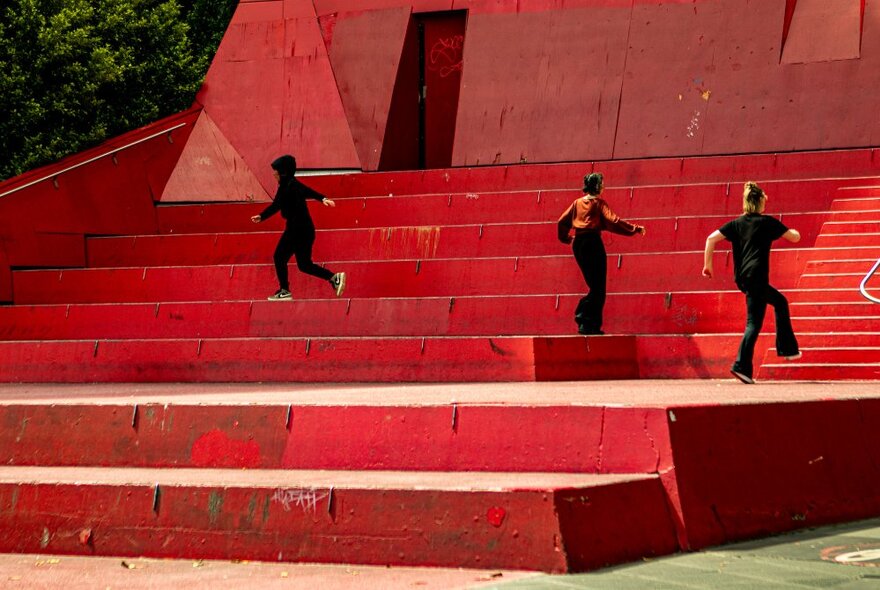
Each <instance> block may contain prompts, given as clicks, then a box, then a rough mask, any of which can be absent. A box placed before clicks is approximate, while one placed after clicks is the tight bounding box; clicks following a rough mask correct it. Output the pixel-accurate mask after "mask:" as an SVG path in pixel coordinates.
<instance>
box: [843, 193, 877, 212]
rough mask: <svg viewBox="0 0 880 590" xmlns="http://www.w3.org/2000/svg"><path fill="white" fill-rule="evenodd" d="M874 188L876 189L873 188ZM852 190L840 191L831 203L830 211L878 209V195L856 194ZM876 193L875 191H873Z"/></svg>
mask: <svg viewBox="0 0 880 590" xmlns="http://www.w3.org/2000/svg"><path fill="white" fill-rule="evenodd" d="M875 190H876V189H875ZM853 192H854V191H853V190H851V189H850V190H848V191H840V198H838V199H835V200H834V202H833V203H832V204H831V210H832V211H869V210H873V211H880V197H876V198H875V197H874V196H873V195H872V196H861V197H860V196H858V195H857V194H856V195H854V194H852V193H853ZM875 194H876V192H875Z"/></svg>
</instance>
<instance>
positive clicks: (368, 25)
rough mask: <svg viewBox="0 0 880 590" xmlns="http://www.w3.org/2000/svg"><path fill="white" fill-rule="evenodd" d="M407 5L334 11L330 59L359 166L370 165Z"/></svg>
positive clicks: (379, 140) (375, 161) (375, 157)
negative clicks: (355, 10)
mask: <svg viewBox="0 0 880 590" xmlns="http://www.w3.org/2000/svg"><path fill="white" fill-rule="evenodd" d="M410 12H411V10H410V8H409V7H402V8H389V9H385V10H369V11H360V12H347V13H339V14H338V15H336V21H335V26H334V28H333V40H332V43H331V45H330V61H331V62H332V64H333V73H334V74H335V76H336V82H337V84H338V85H339V94H340V95H341V97H342V104H343V105H344V106H345V114H346V116H347V118H348V122H349V125H350V126H351V133H352V136H353V137H354V144H355V147H356V148H357V153H358V156H359V158H360V162H361V167H362V168H363V169H364V170H376V169H377V168H378V167H379V160H380V157H381V155H382V145H383V140H384V138H385V126H386V124H387V123H388V113H389V111H390V108H391V98H392V95H393V92H394V82H395V80H396V78H397V70H398V66H399V64H400V59H401V55H402V51H403V46H404V39H405V37H406V31H407V25H408V24H409V18H410Z"/></svg>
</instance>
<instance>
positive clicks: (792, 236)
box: [782, 229, 801, 244]
mask: <svg viewBox="0 0 880 590" xmlns="http://www.w3.org/2000/svg"><path fill="white" fill-rule="evenodd" d="M782 237H783V238H785V239H786V240H788V241H789V242H791V243H792V244H797V243H798V242H800V241H801V232H799V231H798V230H796V229H790V230H788V231H787V232H785V233H784V234H782Z"/></svg>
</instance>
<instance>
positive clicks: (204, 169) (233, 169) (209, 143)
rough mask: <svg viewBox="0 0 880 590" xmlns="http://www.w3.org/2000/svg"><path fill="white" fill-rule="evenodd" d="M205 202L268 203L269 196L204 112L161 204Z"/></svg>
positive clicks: (166, 186)
mask: <svg viewBox="0 0 880 590" xmlns="http://www.w3.org/2000/svg"><path fill="white" fill-rule="evenodd" d="M273 196H274V195H273ZM205 198H210V199H211V200H212V201H240V200H244V199H256V200H258V201H267V200H269V194H268V193H267V192H266V189H264V188H263V187H262V185H260V182H259V180H258V179H257V177H256V176H255V175H254V173H253V172H252V171H251V170H250V168H248V166H247V164H246V163H245V162H244V159H243V158H242V157H241V155H240V154H239V153H238V152H237V151H236V150H235V148H233V147H232V146H231V145H230V144H229V141H228V140H227V139H226V138H225V137H224V136H223V133H222V132H221V131H220V130H219V129H218V128H217V125H216V123H214V121H213V120H212V119H211V116H210V115H209V114H208V113H207V112H205V111H202V113H201V114H200V115H199V118H198V120H197V121H196V123H195V126H194V128H193V131H192V134H191V135H190V138H189V141H187V143H186V147H185V148H184V149H183V153H182V154H181V155H180V159H179V160H178V162H177V166H175V168H174V173H173V174H172V175H171V178H170V179H168V184H167V185H165V190H164V191H163V192H162V198H161V199H160V200H161V201H162V202H174V201H182V202H198V201H202V200H204V199H205Z"/></svg>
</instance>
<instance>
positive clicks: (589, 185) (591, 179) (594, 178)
mask: <svg viewBox="0 0 880 590" xmlns="http://www.w3.org/2000/svg"><path fill="white" fill-rule="evenodd" d="M603 186H604V177H603V176H602V174H601V173H600V172H593V173H591V174H587V175H586V176H584V192H585V193H589V194H591V195H598V194H599V193H600V192H602V187H603Z"/></svg>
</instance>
